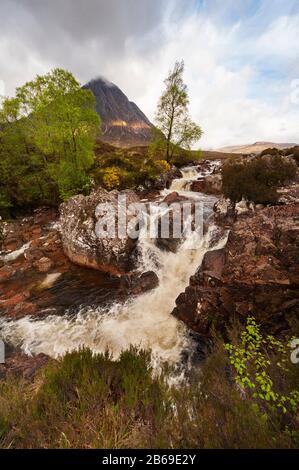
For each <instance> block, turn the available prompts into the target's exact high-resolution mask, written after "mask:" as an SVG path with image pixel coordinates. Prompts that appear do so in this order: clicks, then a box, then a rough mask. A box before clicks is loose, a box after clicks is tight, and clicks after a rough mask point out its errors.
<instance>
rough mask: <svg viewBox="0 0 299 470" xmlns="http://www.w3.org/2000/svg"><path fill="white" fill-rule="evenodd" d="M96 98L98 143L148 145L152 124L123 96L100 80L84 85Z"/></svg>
mask: <svg viewBox="0 0 299 470" xmlns="http://www.w3.org/2000/svg"><path fill="white" fill-rule="evenodd" d="M83 88H85V89H89V90H91V91H92V92H93V94H94V95H95V98H96V110H97V112H98V114H99V115H100V117H101V120H102V136H101V140H103V141H104V142H107V143H110V144H113V145H115V146H118V147H133V146H138V145H147V144H148V143H149V142H150V140H151V132H152V128H153V125H152V124H151V122H150V121H149V120H148V118H147V117H146V116H145V114H144V113H143V112H142V111H141V110H140V109H139V108H138V106H137V105H136V104H135V103H133V102H132V101H129V100H128V98H127V97H126V95H125V94H124V93H123V92H122V91H121V90H120V89H119V88H118V87H117V86H116V85H115V84H114V83H111V82H109V81H108V80H106V79H105V78H103V77H100V78H97V79H94V80H91V81H90V82H89V83H87V84H86V85H84V87H83Z"/></svg>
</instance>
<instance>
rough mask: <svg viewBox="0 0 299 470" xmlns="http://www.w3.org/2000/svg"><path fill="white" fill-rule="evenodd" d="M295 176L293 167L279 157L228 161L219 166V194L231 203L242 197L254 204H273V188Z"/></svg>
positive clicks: (274, 191)
mask: <svg viewBox="0 0 299 470" xmlns="http://www.w3.org/2000/svg"><path fill="white" fill-rule="evenodd" d="M295 174H296V165H295V163H293V162H292V161H291V160H289V159H286V158H284V157H281V156H280V155H275V156H270V157H256V158H254V159H251V160H246V161H245V162H241V161H238V162H234V161H230V162H228V163H226V164H225V165H224V166H223V171H222V177H223V186H222V187H223V192H224V195H225V196H226V197H228V198H230V199H231V200H233V201H240V200H241V199H242V198H243V197H244V198H246V199H248V200H251V201H254V202H256V203H262V204H263V203H266V204H267V203H273V202H276V201H277V198H278V195H277V192H276V189H277V187H278V186H279V185H282V184H284V183H285V182H286V181H288V180H290V179H291V178H293V177H294V176H295Z"/></svg>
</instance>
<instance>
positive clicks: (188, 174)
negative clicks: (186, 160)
mask: <svg viewBox="0 0 299 470" xmlns="http://www.w3.org/2000/svg"><path fill="white" fill-rule="evenodd" d="M181 172H182V174H183V177H182V178H177V179H175V180H173V181H172V184H171V186H170V190H171V191H188V190H189V189H190V186H191V183H192V181H195V180H196V179H197V178H198V177H199V173H198V171H197V167H196V166H188V167H185V168H182V169H181Z"/></svg>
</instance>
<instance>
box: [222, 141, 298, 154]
mask: <svg viewBox="0 0 299 470" xmlns="http://www.w3.org/2000/svg"><path fill="white" fill-rule="evenodd" d="M295 145H297V144H294V143H278V144H277V143H275V142H255V143H254V144H248V145H233V146H228V147H222V148H220V149H217V151H218V152H227V153H243V154H248V153H260V152H262V151H263V150H265V149H268V148H277V149H280V150H283V149H286V148H289V147H294V146H295Z"/></svg>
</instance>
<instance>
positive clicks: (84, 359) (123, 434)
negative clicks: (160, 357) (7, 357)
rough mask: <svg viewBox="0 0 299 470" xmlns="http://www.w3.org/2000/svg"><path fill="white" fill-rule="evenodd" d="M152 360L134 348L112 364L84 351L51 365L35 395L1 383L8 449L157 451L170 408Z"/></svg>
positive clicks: (0, 425)
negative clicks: (147, 448)
mask: <svg viewBox="0 0 299 470" xmlns="http://www.w3.org/2000/svg"><path fill="white" fill-rule="evenodd" d="M150 358H151V356H150V353H148V352H146V351H137V350H136V349H133V348H131V349H130V350H128V351H125V352H123V353H122V354H121V356H120V358H119V359H118V360H117V361H112V359H111V357H110V356H109V354H108V353H106V354H92V353H91V351H90V350H89V349H81V350H80V351H77V352H72V353H68V354H66V355H65V356H64V358H62V359H60V360H58V361H50V363H49V364H48V365H47V366H46V367H45V369H44V370H43V371H42V374H41V375H40V377H39V378H38V380H37V383H39V386H38V388H37V389H36V390H35V391H34V393H32V387H30V386H28V385H27V388H25V389H24V384H23V382H22V381H19V382H15V383H13V384H10V382H7V383H5V382H3V381H1V382H0V442H1V443H2V447H5V446H7V445H12V446H13V447H25V448H27V447H28V448H31V447H45V448H49V447H58V448H61V447H80V448H82V447H85V448H89V447H96V448H99V447H100V448H117V447H122V448H123V447H145V446H151V443H152V441H153V436H155V433H156V432H157V429H159V427H161V426H162V421H163V419H164V416H165V413H166V410H167V406H168V405H167V397H166V395H165V392H164V389H165V387H164V383H163V379H162V378H153V377H152V369H151V366H150ZM28 392H29V393H28ZM16 397H17V399H16Z"/></svg>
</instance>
